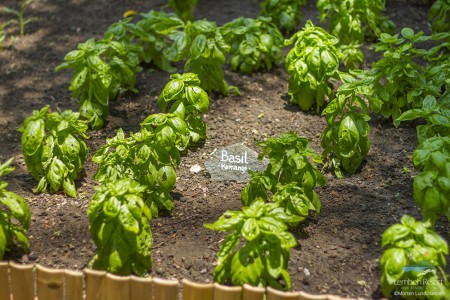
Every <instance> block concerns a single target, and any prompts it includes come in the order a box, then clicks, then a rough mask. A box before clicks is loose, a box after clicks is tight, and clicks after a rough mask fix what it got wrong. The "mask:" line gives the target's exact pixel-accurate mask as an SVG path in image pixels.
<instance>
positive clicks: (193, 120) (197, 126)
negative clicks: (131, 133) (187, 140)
mask: <svg viewBox="0 0 450 300" xmlns="http://www.w3.org/2000/svg"><path fill="white" fill-rule="evenodd" d="M170 79H171V80H170V81H169V82H168V83H167V84H166V86H165V87H164V89H163V91H162V92H161V94H160V95H159V98H158V106H159V108H160V109H161V111H163V112H165V111H166V109H167V106H168V105H169V104H170V109H169V111H168V113H170V114H174V115H177V116H178V117H180V118H181V119H183V120H184V121H185V122H186V125H187V127H188V129H189V133H190V137H191V140H192V141H193V142H194V143H195V142H198V141H199V140H200V139H205V138H206V124H205V122H204V121H203V119H202V118H201V116H200V113H203V114H204V113H206V112H207V111H208V107H209V99H208V94H206V92H205V91H204V90H203V89H202V88H201V87H200V80H199V79H198V76H197V75H196V74H193V73H185V74H182V75H180V74H173V75H171V76H170ZM171 102H172V103H171ZM144 123H145V122H144Z"/></svg>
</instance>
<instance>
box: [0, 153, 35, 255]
mask: <svg viewBox="0 0 450 300" xmlns="http://www.w3.org/2000/svg"><path fill="white" fill-rule="evenodd" d="M12 161H13V158H11V159H9V160H8V161H6V162H5V163H3V164H0V177H1V176H5V175H7V174H9V173H11V172H12V171H13V170H14V168H13V167H10V164H11V163H12ZM7 185H8V184H7V183H6V182H5V181H0V260H1V259H3V255H4V254H5V253H6V252H8V251H11V250H12V247H13V245H14V242H15V241H16V242H17V243H18V244H19V245H20V246H21V247H22V249H23V250H24V251H25V252H28V251H29V249H30V244H29V243H28V239H27V236H26V231H27V230H28V228H29V227H30V209H29V207H28V204H27V203H26V202H25V200H24V199H23V198H22V197H20V196H19V195H17V194H16V193H13V192H9V191H7V190H6V186H7Z"/></svg>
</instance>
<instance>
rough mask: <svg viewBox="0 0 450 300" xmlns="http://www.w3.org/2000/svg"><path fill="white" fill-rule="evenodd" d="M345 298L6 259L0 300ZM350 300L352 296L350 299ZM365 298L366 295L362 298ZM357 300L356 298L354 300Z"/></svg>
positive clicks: (0, 268)
mask: <svg viewBox="0 0 450 300" xmlns="http://www.w3.org/2000/svg"><path fill="white" fill-rule="evenodd" d="M264 299H266V300H340V299H344V298H341V297H338V296H334V295H311V294H308V293H305V292H282V291H278V290H275V289H272V288H270V287H268V288H259V287H254V286H250V285H247V284H246V285H244V286H243V287H240V286H224V285H220V284H217V283H196V282H192V281H190V280H187V279H183V280H182V281H181V283H180V282H179V281H178V280H166V279H160V278H140V277H136V276H133V275H131V276H117V275H113V274H110V273H107V272H104V271H97V270H91V269H84V270H83V271H73V270H61V269H51V268H47V267H43V266H41V265H22V264H18V263H15V262H9V263H8V262H0V300H264ZM345 299H349V298H345ZM358 299H360V298H358ZM350 300H351V299H350Z"/></svg>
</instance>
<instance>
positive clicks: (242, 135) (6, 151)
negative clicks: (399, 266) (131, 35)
mask: <svg viewBox="0 0 450 300" xmlns="http://www.w3.org/2000/svg"><path fill="white" fill-rule="evenodd" d="M199 2H200V5H199V7H198V8H197V10H196V11H195V16H196V18H206V19H208V20H214V21H216V22H217V23H218V24H219V25H220V24H223V23H225V22H227V21H230V20H232V19H234V18H236V17H239V16H245V17H256V16H257V14H258V12H259V1H256V0H227V1H217V0H216V1H213V0H200V1H199ZM387 2H388V3H387V10H386V14H387V15H389V16H390V17H391V18H392V19H393V20H394V22H395V23H396V24H397V26H398V27H399V28H401V27H405V26H407V27H411V28H413V29H414V30H424V31H425V32H428V33H429V25H428V24H427V19H426V13H427V10H428V7H429V6H428V4H424V3H423V2H424V1H387ZM1 4H3V5H7V6H10V7H17V5H18V4H17V1H13V0H2V1H1ZM129 9H134V10H137V11H140V12H146V11H149V10H151V9H155V10H159V9H167V6H166V5H165V1H162V0H160V1H154V0H149V1H126V0H122V1H118V0H95V1H94V0H91V1H89V0H71V1H67V0H35V1H33V3H32V5H31V6H30V7H29V9H28V10H27V11H26V16H27V17H38V18H39V20H38V21H36V22H33V23H31V24H29V25H27V27H26V35H25V36H23V37H21V36H19V35H18V33H17V31H16V30H15V29H14V28H10V29H9V31H8V32H9V33H10V34H14V35H15V39H14V41H13V45H12V46H11V45H10V42H11V40H8V39H7V41H6V43H5V48H4V49H3V51H1V52H0V160H1V161H5V160H6V159H8V158H10V157H14V158H15V163H14V166H15V167H16V170H15V171H14V172H13V173H12V174H10V175H8V176H6V177H5V179H6V180H7V181H8V182H9V189H10V190H12V191H14V192H16V193H18V194H20V195H22V196H23V197H24V198H26V199H27V200H28V203H29V205H30V208H31V214H32V222H31V227H30V230H29V231H28V235H29V241H30V244H31V251H30V252H29V253H28V254H23V253H21V252H20V251H18V250H17V249H16V250H15V251H13V252H12V253H10V254H9V255H7V256H6V257H5V259H6V260H13V261H16V262H19V263H24V264H25V263H26V264H32V263H39V264H41V265H44V266H48V267H53V268H68V269H76V270H81V269H83V268H86V267H87V265H88V263H89V260H90V259H91V258H92V257H93V255H94V253H95V251H96V249H95V245H94V244H93V242H92V241H91V239H90V236H89V230H88V220H87V216H86V210H87V207H88V204H89V199H90V198H91V196H92V195H93V192H94V187H95V186H96V184H97V183H96V182H95V181H93V179H92V176H93V175H94V173H95V171H96V169H97V165H96V164H95V163H93V162H92V161H91V157H92V154H93V153H95V151H96V150H97V149H98V148H99V147H100V146H101V145H102V144H103V143H104V142H105V139H106V138H109V137H112V136H114V135H115V133H116V131H117V129H119V128H123V129H124V130H125V131H126V132H129V131H133V132H136V131H137V130H139V122H140V121H142V120H144V119H145V118H146V116H148V115H150V114H152V113H155V112H158V108H157V105H156V99H157V97H158V95H159V93H160V91H161V90H162V88H163V87H164V85H165V83H166V82H168V80H169V74H167V73H164V72H161V71H155V70H152V69H151V68H149V67H148V66H146V67H144V70H143V71H142V72H141V73H139V75H138V79H137V84H136V88H137V89H138V90H139V93H137V94H132V93H129V94H128V93H127V94H124V95H121V96H120V97H119V98H118V99H117V100H115V101H112V102H111V104H110V107H111V108H110V116H109V118H108V122H107V126H106V127H105V128H104V129H101V130H98V131H91V132H89V136H90V139H89V140H87V144H88V146H89V149H90V158H89V159H88V161H87V162H86V164H85V167H84V171H83V173H82V174H81V176H80V179H79V180H78V181H77V188H78V197H77V198H76V199H74V198H70V197H67V196H65V195H64V194H38V195H35V194H33V192H32V188H33V187H35V186H36V185H37V181H36V180H35V179H33V177H32V176H31V175H30V174H29V173H28V172H27V171H26V168H25V163H24V158H23V155H22V150H21V146H20V133H19V132H18V131H17V129H18V128H19V127H20V126H21V124H22V122H23V121H24V119H25V118H26V117H27V116H28V115H29V114H31V112H32V111H33V110H36V109H40V108H42V107H43V106H44V105H46V104H49V105H50V106H51V108H52V110H65V109H73V110H76V108H77V105H76V102H75V101H74V100H71V93H70V91H69V90H68V87H69V85H70V79H71V75H72V74H71V72H70V71H63V72H59V73H55V72H54V68H55V67H56V66H57V65H58V64H60V63H61V62H62V61H63V59H64V55H65V54H66V53H67V52H69V51H71V50H74V49H75V48H76V47H77V44H78V43H79V42H83V41H85V40H87V39H89V38H93V37H94V38H101V36H102V34H103V32H104V31H105V30H106V28H107V27H108V26H109V25H110V24H111V23H113V22H116V21H118V20H119V19H121V18H122V15H123V13H124V12H125V11H127V10H129ZM7 18H8V16H6V15H4V14H0V21H1V22H3V21H6V20H7ZM307 19H312V20H313V22H314V23H319V21H318V13H317V10H316V8H315V1H309V4H308V5H307V6H306V7H305V9H304V20H307ZM369 46H370V45H369V44H368V43H367V44H365V45H364V51H365V53H366V59H367V62H366V64H365V66H364V67H365V68H370V65H371V63H372V61H374V60H375V59H377V58H379V56H380V55H379V54H376V53H374V52H372V51H371V50H370V49H369ZM177 67H178V69H179V72H182V65H178V66H177ZM226 80H227V81H228V83H229V84H233V85H236V86H238V87H239V89H240V90H241V93H242V95H241V96H233V95H230V96H227V97H223V96H219V95H212V96H211V97H210V110H209V112H208V114H207V115H205V116H204V119H205V121H206V123H207V125H208V139H207V140H206V141H205V142H204V143H202V144H198V145H196V146H195V147H193V148H190V149H189V151H187V152H186V153H184V154H183V158H182V163H181V165H180V167H179V169H178V170H177V184H176V188H175V190H174V191H173V196H174V199H175V210H174V213H173V215H168V214H164V215H162V216H160V218H157V219H155V220H153V221H152V222H151V227H152V231H153V238H154V250H153V260H154V265H153V270H152V271H151V274H150V275H151V276H156V277H160V278H167V279H172V278H176V279H182V278H188V279H191V280H194V281H197V282H203V283H204V282H212V281H213V271H214V267H215V265H216V258H215V253H216V251H217V250H218V249H219V246H220V244H221V242H222V241H223V238H224V237H225V235H224V234H222V233H217V232H212V231H209V230H207V229H205V228H204V227H203V224H205V223H212V222H214V221H215V220H217V219H218V218H219V217H220V215H222V213H223V212H224V211H226V210H237V209H239V208H240V207H241V202H240V193H241V191H242V189H243V187H244V184H242V183H236V182H232V181H225V182H220V181H219V182H217V181H211V179H210V178H209V177H208V174H207V173H206V171H205V170H202V171H200V172H198V173H191V172H190V171H189V170H190V168H191V166H193V165H195V164H199V165H200V166H202V167H204V163H205V161H206V160H207V159H208V158H209V156H210V154H211V153H212V152H213V151H214V150H215V149H219V148H221V147H224V146H227V145H231V144H235V143H244V144H245V145H247V146H249V147H250V148H252V149H255V150H257V147H256V146H255V143H256V142H257V141H260V140H263V139H264V138H267V137H275V136H278V135H279V134H280V133H282V132H286V131H294V132H297V133H298V134H300V135H303V136H306V137H308V138H309V140H310V142H311V144H312V147H313V148H314V149H315V150H316V151H318V152H320V151H321V150H322V149H321V147H320V135H321V133H322V131H323V130H324V129H325V125H326V124H325V120H324V117H321V116H320V115H319V114H315V113H304V112H301V111H300V110H299V108H298V107H297V106H295V105H292V104H290V103H289V101H288V96H287V85H288V75H287V73H286V71H285V70H284V66H283V65H280V66H277V67H275V68H274V69H273V70H272V71H270V72H266V73H257V74H253V75H251V76H246V75H240V74H237V73H234V72H231V71H226ZM415 125H416V124H402V126H400V127H399V128H395V127H394V126H393V125H392V122H391V121H385V120H382V119H380V118H379V117H377V116H372V120H371V121H370V127H371V131H370V141H371V149H370V151H369V153H368V155H367V157H366V159H365V160H364V162H363V164H362V167H361V169H360V170H359V171H358V172H357V174H356V175H354V176H349V177H345V178H343V179H337V178H335V177H334V176H333V175H332V174H331V173H330V172H328V171H325V172H326V176H327V178H328V183H327V184H326V185H325V186H323V187H321V188H318V189H317V192H318V194H319V196H320V199H321V202H322V211H321V213H320V216H319V217H317V218H310V219H309V220H308V222H306V223H305V224H303V225H301V226H299V227H298V228H296V229H294V235H295V237H296V238H297V240H298V243H299V246H298V247H296V248H295V249H293V250H292V252H291V260H290V262H289V272H290V274H291V276H292V286H293V290H295V291H306V292H309V293H314V294H319V293H331V294H337V295H341V296H352V297H356V296H363V297H367V298H380V297H381V293H380V286H379V278H380V269H379V258H380V256H381V254H382V248H381V245H380V239H381V238H380V237H381V234H382V233H383V231H384V230H385V229H386V228H387V227H389V226H390V225H392V224H394V223H398V222H399V221H400V218H401V216H402V215H403V214H410V215H412V216H414V217H416V218H420V215H421V212H420V209H419V208H418V207H417V206H416V205H415V204H414V201H413V197H412V183H413V176H414V175H415V171H414V168H413V166H412V163H411V156H412V153H413V151H414V148H415V146H416V133H415ZM444 224H445V227H444ZM437 230H438V232H440V233H441V234H442V235H443V236H445V237H446V239H448V234H447V228H446V223H445V222H442V220H441V222H438V225H437Z"/></svg>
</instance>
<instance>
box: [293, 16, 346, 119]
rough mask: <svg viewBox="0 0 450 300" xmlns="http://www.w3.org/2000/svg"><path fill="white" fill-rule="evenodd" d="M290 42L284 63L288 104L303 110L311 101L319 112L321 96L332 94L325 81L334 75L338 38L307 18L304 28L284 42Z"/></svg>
mask: <svg viewBox="0 0 450 300" xmlns="http://www.w3.org/2000/svg"><path fill="white" fill-rule="evenodd" d="M294 42H295V45H294V47H293V48H292V49H291V50H290V51H289V53H288V55H287V57H286V62H285V64H286V69H287V71H288V73H289V74H290V78H289V95H290V97H291V103H297V104H298V105H299V106H300V108H301V109H302V110H303V111H308V110H310V109H311V107H312V106H313V104H314V103H315V104H316V109H317V111H319V110H320V107H322V106H323V105H324V104H325V98H326V97H328V98H332V97H333V89H332V87H331V86H330V83H329V80H330V79H331V78H337V76H338V67H339V62H340V58H341V53H340V52H339V51H338V50H337V49H336V44H337V43H338V39H337V38H335V37H333V36H332V35H330V34H329V33H327V32H326V31H325V30H323V29H322V28H320V27H317V26H314V25H313V23H312V22H311V20H308V21H307V22H306V25H305V27H304V28H303V29H302V30H300V31H298V32H297V33H295V34H294V35H293V36H292V37H291V38H290V39H289V40H287V41H286V43H285V44H286V45H290V44H292V43H294Z"/></svg>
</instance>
